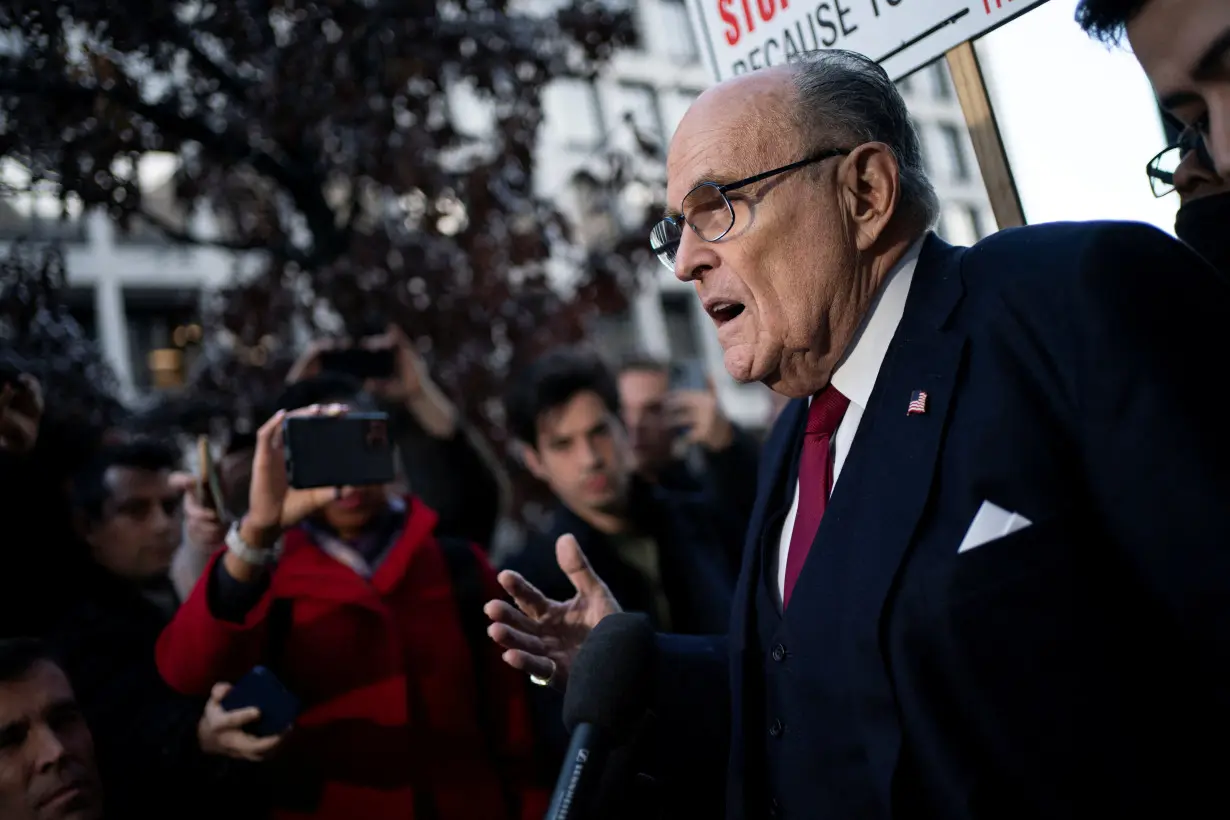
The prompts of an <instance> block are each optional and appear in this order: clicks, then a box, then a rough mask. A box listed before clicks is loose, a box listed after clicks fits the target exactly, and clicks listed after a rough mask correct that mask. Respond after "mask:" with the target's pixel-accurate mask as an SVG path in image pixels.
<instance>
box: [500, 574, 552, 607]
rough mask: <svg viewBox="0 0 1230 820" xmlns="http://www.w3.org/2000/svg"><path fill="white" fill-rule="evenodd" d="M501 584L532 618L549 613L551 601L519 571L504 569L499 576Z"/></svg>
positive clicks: (518, 605)
mask: <svg viewBox="0 0 1230 820" xmlns="http://www.w3.org/2000/svg"><path fill="white" fill-rule="evenodd" d="M497 578H498V580H499V582H500V586H502V587H504V591H505V592H507V593H508V594H509V595H511V596H512V599H513V600H514V601H515V602H516V603H517V608H518V609H520V610H521V611H522V612H524V613H525V614H526V615H529V616H530V617H531V618H541V617H543V616H544V615H546V614H547V611H548V610H549V609H550V607H551V601H550V599H548V598H547V596H545V595H543V594H542V593H541V592H539V591H538V587H536V586H534V585H533V584H531V583H530V582H529V581H527V580H525V579H524V578H523V577H521V575H520V574H519V573H516V572H513V571H512V570H507V569H506V570H504V571H503V572H501V573H500V574H499V576H497Z"/></svg>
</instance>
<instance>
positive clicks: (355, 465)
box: [282, 413, 396, 490]
mask: <svg viewBox="0 0 1230 820" xmlns="http://www.w3.org/2000/svg"><path fill="white" fill-rule="evenodd" d="M282 434H283V441H284V443H285V445H286V447H285V449H286V473H287V477H288V479H289V482H290V486H292V487H294V488H295V489H297V490H306V489H310V488H312V487H366V486H371V485H376V484H390V483H392V482H393V479H394V478H395V477H396V471H395V469H394V464H393V442H392V440H391V439H390V437H389V416H388V414H387V413H347V414H346V415H342V416H289V417H288V418H287V419H286V420H285V421H284V422H283V429H282Z"/></svg>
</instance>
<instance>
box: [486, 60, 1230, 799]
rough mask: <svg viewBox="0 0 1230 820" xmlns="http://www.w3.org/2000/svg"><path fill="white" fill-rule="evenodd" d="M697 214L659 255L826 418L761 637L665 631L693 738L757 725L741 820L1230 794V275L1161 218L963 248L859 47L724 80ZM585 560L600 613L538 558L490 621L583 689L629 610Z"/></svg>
mask: <svg viewBox="0 0 1230 820" xmlns="http://www.w3.org/2000/svg"><path fill="white" fill-rule="evenodd" d="M667 201H668V203H669V204H670V206H671V209H670V211H669V212H668V215H667V217H666V218H665V220H664V221H663V223H662V224H660V225H659V226H658V227H657V228H655V229H654V231H653V234H652V238H651V243H652V247H653V248H654V249H655V250H656V251H657V252H658V254H659V258H660V259H661V260H662V261H663V262H664V263H665V264H666V265H667V266H668V267H670V268H671V269H672V270H673V271H674V274H675V276H676V277H677V278H679V279H680V280H682V281H684V282H687V283H690V284H692V285H693V286H694V287H695V289H696V292H697V296H698V298H699V299H700V300H701V302H702V303H703V304H704V307H705V310H706V312H707V313H708V314H709V316H710V317H711V319H712V320H713V323H714V326H715V327H716V329H717V335H718V339H719V341H720V342H721V345H722V347H723V349H724V351H725V363H726V367H727V370H728V371H729V372H730V373H731V375H732V376H733V377H735V378H736V379H738V380H739V381H742V382H751V381H760V382H762V383H764V384H766V385H767V386H769V387H771V388H772V389H774V390H776V391H778V392H780V393H783V394H785V395H788V396H790V397H791V398H792V399H793V401H792V402H791V404H790V405H789V406H788V407H787V408H786V409H785V410H784V411H783V413H782V414H781V416H780V418H779V420H778V422H777V424H776V425H775V427H774V429H773V431H772V432H771V433H770V435H769V438H768V440H767V442H766V444H765V446H764V449H763V451H762V459H761V465H762V466H761V470H760V475H759V482H758V484H759V486H758V497H757V501H756V511H755V513H754V515H753V519H752V521H751V524H750V526H749V530H748V535H747V539H746V542H745V545H744V551H743V566H742V570H741V574H740V579H739V585H738V587H737V590H736V593H735V603H734V608H733V611H732V613H731V628H730V631H729V633H728V635H726V636H721V637H680V636H670V635H662V636H658V638H657V648H658V651H659V653H660V657H659V659H658V665H657V669H658V676H657V678H656V683H655V685H654V686H653V687H652V692H651V697H652V706H651V712H652V714H654V715H655V716H657V718H658V720H659V721H660V722H661V723H662V724H665V729H664V731H663V732H662V737H663V738H664V741H663V742H670V743H677V746H676V747H675V748H673V749H665V750H663V752H662V756H663V757H664V758H665V759H666V760H667V761H668V762H669V761H674V760H677V761H679V765H681V766H683V765H692V766H695V765H697V764H698V756H701V755H704V754H706V753H709V754H712V753H713V750H715V749H718V748H720V747H721V743H720V740H721V739H723V738H724V739H726V740H728V741H729V749H730V754H729V759H728V761H727V766H726V769H725V777H723V776H722V774H721V771H715V772H714V773H713V777H712V782H713V783H715V784H717V783H724V784H725V787H726V791H725V795H726V802H727V815H726V816H727V817H728V818H731V820H743V818H749V819H750V818H765V817H786V818H792V817H798V818H860V820H880V819H881V818H945V820H1004V819H1005V818H1014V820H1021V819H1022V818H1038V819H1039V820H1041V818H1047V819H1048V820H1053V819H1054V818H1082V817H1102V816H1105V817H1151V816H1156V817H1163V816H1164V817H1186V816H1198V815H1201V814H1205V813H1207V808H1206V807H1207V806H1209V805H1216V804H1220V803H1221V802H1224V797H1223V795H1222V791H1223V789H1222V788H1221V783H1222V782H1223V780H1224V772H1225V771H1226V769H1227V766H1228V765H1230V751H1227V750H1226V749H1225V748H1224V744H1217V743H1210V742H1207V741H1210V740H1213V739H1217V738H1221V737H1224V736H1225V735H1226V734H1227V733H1228V732H1230V686H1228V685H1227V683H1226V678H1225V675H1224V674H1222V670H1224V669H1226V668H1228V666H1230V619H1228V618H1227V617H1226V614H1225V613H1226V602H1227V601H1230V550H1227V548H1226V545H1227V543H1230V516H1227V514H1226V503H1225V499H1226V498H1227V497H1230V428H1227V426H1226V424H1225V412H1224V409H1223V407H1221V406H1220V403H1219V402H1217V401H1216V400H1213V399H1210V396H1209V379H1210V378H1211V377H1212V376H1213V375H1214V374H1216V373H1217V372H1219V370H1220V369H1221V367H1222V366H1223V364H1224V362H1225V360H1226V358H1227V357H1230V339H1228V338H1227V337H1226V334H1225V333H1224V331H1223V328H1224V326H1225V325H1226V324H1227V323H1230V287H1228V286H1227V284H1226V282H1225V281H1224V280H1222V279H1221V278H1220V277H1218V276H1217V275H1216V273H1215V272H1214V271H1213V270H1212V269H1211V268H1210V267H1209V266H1208V265H1206V264H1203V263H1202V262H1201V261H1200V259H1199V258H1198V257H1197V256H1196V255H1195V254H1194V253H1193V252H1192V251H1191V250H1189V249H1187V248H1186V247H1185V246H1183V245H1182V244H1181V243H1179V242H1177V241H1175V240H1174V239H1173V238H1171V237H1169V236H1167V235H1166V234H1164V233H1162V232H1161V231H1158V230H1157V229H1155V228H1152V227H1149V226H1145V225H1140V224H1130V223H1117V222H1101V223H1079V224H1072V223H1065V224H1050V225H1035V226H1029V227H1024V228H1019V229H1015V230H1010V231H1001V232H999V233H997V234H995V235H993V236H990V237H988V238H986V239H984V240H982V241H981V242H979V243H977V244H976V245H974V246H973V247H971V248H958V247H953V246H951V245H948V244H946V243H945V242H943V241H942V240H941V239H939V238H938V237H937V236H935V235H934V234H933V233H932V232H931V231H930V228H931V226H932V225H934V224H935V221H936V214H937V211H938V207H939V203H938V199H937V197H936V194H935V191H934V188H933V187H932V186H931V183H930V181H929V180H928V179H927V176H926V172H925V170H924V167H923V162H922V152H921V150H920V146H919V141H918V136H917V134H916V132H915V131H914V128H913V126H912V125H911V123H910V117H909V113H908V112H907V110H906V106H905V103H904V101H903V100H902V99H901V96H900V94H899V93H898V91H897V89H896V87H895V86H894V85H893V83H892V81H891V78H890V77H889V76H888V75H887V73H885V71H884V70H883V69H882V68H881V67H880V66H878V65H877V64H875V63H874V62H872V61H870V60H869V59H867V58H865V57H863V56H861V55H858V54H854V53H851V52H844V51H838V50H829V51H822V52H818V53H816V54H813V55H808V56H807V57H806V58H804V59H803V60H802V61H800V62H798V63H796V64H792V65H785V66H780V67H774V68H769V69H763V70H760V71H756V72H752V73H749V74H745V75H741V76H739V77H736V78H732V79H730V80H727V81H726V82H723V83H720V84H718V85H716V86H714V87H713V88H710V89H709V90H708V91H706V92H705V93H704V94H702V95H701V96H700V97H699V98H698V99H697V101H696V102H695V103H693V105H692V107H691V108H690V109H689V111H688V112H687V114H686V115H685V116H684V118H683V120H682V122H681V123H680V125H679V127H678V129H677V130H676V132H675V135H674V138H673V140H672V142H671V145H670V150H669V154H668V159H667ZM557 558H558V561H559V564H560V567H561V569H562V570H564V571H565V572H566V573H567V574H568V575H569V578H570V580H571V581H572V582H573V586H574V587H575V589H576V595H575V597H573V598H572V599H570V600H569V601H567V602H562V601H552V600H549V599H547V598H546V597H545V596H542V595H541V594H540V593H539V592H537V591H536V590H535V589H533V588H532V587H531V586H530V585H529V584H527V583H526V582H525V581H524V579H522V578H519V577H518V576H516V575H515V574H513V573H509V572H505V573H502V574H501V576H500V580H501V583H502V584H503V586H504V588H505V589H506V590H507V591H508V592H509V593H510V594H511V595H512V596H513V598H514V601H515V604H516V606H515V607H514V606H513V605H511V604H508V603H504V602H500V601H493V602H490V603H489V604H488V605H487V608H486V609H487V614H488V616H489V617H491V618H492V619H493V620H494V621H495V624H494V625H493V626H492V627H491V636H492V638H493V639H494V640H496V641H497V642H499V643H500V644H501V645H502V646H504V647H505V649H506V655H505V659H506V661H507V662H508V663H509V664H510V665H511V666H513V667H515V668H519V669H521V670H523V671H525V672H527V673H529V674H530V675H533V676H536V677H537V678H539V679H540V680H545V681H547V682H549V684H550V685H554V686H558V687H565V686H566V685H567V681H568V676H569V668H570V664H571V663H572V662H573V659H574V657H575V651H576V650H577V648H578V646H579V642H580V640H581V638H583V637H584V635H585V634H587V630H588V629H589V628H591V627H592V626H594V625H595V624H596V623H598V622H599V621H600V620H601V619H602V618H603V617H605V616H606V615H608V614H610V613H612V612H615V611H617V610H618V608H619V604H618V602H617V601H616V600H615V598H614V596H612V595H611V593H610V591H609V588H608V587H606V585H605V584H604V583H603V582H602V580H601V579H600V577H599V576H598V575H597V574H596V573H595V572H594V571H593V569H592V568H591V567H590V566H589V565H588V563H587V562H586V560H585V557H584V555H583V554H582V552H581V550H580V549H579V548H578V546H577V544H576V541H575V540H574V539H571V538H567V537H565V538H561V539H560V541H559V543H558V545H557ZM723 715H728V716H729V722H728V723H724V722H723V720H722V716H723ZM659 777H660V778H661V779H662V780H663V782H668V780H669V778H670V777H671V774H670V773H669V772H664V773H661V774H660V775H659ZM713 788H718V787H716V786H714V787H713Z"/></svg>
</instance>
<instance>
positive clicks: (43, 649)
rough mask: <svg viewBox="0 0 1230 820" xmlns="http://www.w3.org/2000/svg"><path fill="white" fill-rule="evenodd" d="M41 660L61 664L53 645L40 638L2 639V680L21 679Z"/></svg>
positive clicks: (0, 645) (6, 681) (0, 663)
mask: <svg viewBox="0 0 1230 820" xmlns="http://www.w3.org/2000/svg"><path fill="white" fill-rule="evenodd" d="M39 661H48V662H50V663H54V664H56V665H57V666H58V665H59V660H58V659H57V658H56V656H55V653H53V652H52V651H51V647H50V646H48V645H47V644H45V643H43V642H42V641H40V640H39V639H38V638H5V639H3V640H0V682H4V683H8V682H9V681H15V680H20V679H21V678H24V677H25V676H26V674H27V673H28V672H29V671H30V670H31V669H33V668H34V665H35V664H37V663H38V662H39Z"/></svg>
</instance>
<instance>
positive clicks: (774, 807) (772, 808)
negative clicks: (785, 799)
mask: <svg viewBox="0 0 1230 820" xmlns="http://www.w3.org/2000/svg"><path fill="white" fill-rule="evenodd" d="M781 816H782V804H781V803H778V802H777V798H776V797H774V798H773V799H772V800H770V801H769V817H771V818H773V820H777V818H779V817H781Z"/></svg>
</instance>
